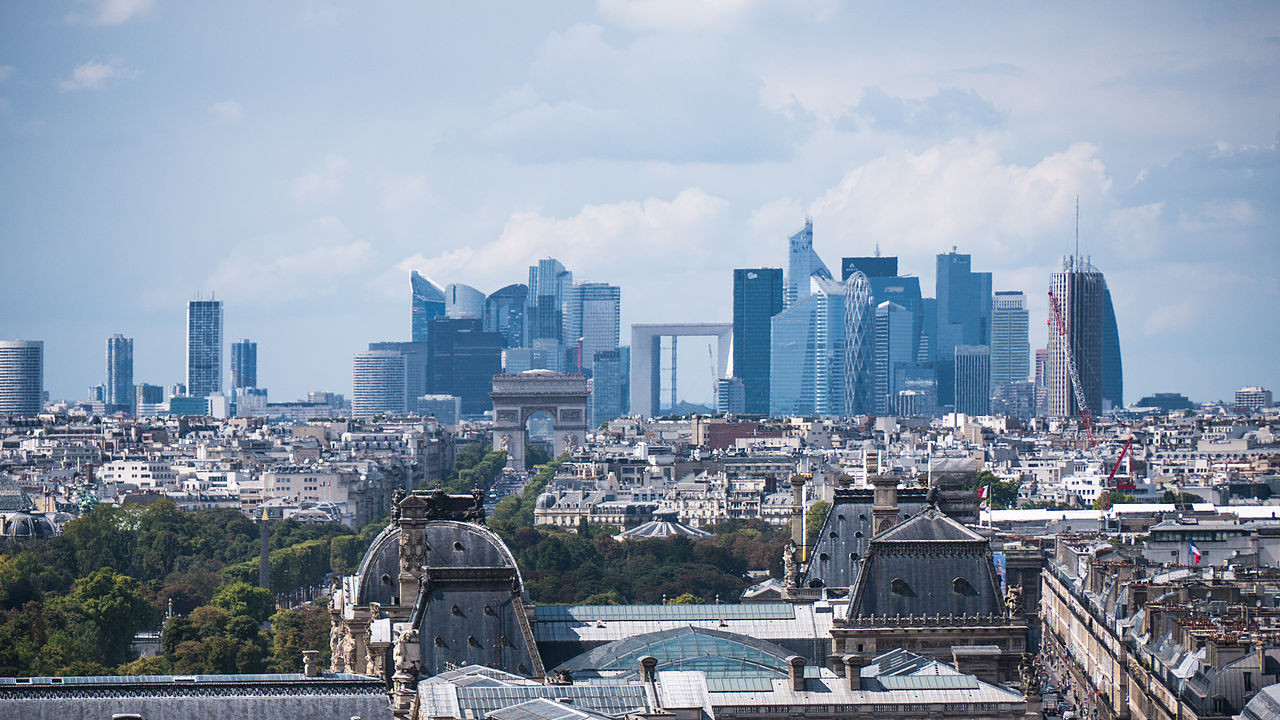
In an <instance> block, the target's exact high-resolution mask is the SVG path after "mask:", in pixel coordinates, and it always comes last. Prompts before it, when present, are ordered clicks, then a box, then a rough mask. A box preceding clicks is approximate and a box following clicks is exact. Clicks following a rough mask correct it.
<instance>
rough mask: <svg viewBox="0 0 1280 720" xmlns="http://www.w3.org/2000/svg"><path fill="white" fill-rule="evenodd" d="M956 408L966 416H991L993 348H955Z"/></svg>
mask: <svg viewBox="0 0 1280 720" xmlns="http://www.w3.org/2000/svg"><path fill="white" fill-rule="evenodd" d="M955 394H956V400H955V407H956V412H958V413H964V414H965V415H990V414H991V348H990V347H988V346H986V345H957V346H956V348H955Z"/></svg>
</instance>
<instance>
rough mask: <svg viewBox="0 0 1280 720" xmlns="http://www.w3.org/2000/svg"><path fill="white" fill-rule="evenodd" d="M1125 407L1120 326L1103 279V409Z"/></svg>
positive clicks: (1109, 291) (1105, 281)
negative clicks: (1117, 324)
mask: <svg viewBox="0 0 1280 720" xmlns="http://www.w3.org/2000/svg"><path fill="white" fill-rule="evenodd" d="M1122 407H1124V365H1123V363H1122V361H1121V358H1120V328H1118V327H1117V326H1116V309H1115V306H1113V305H1112V304H1111V290H1110V289H1108V288H1107V280H1106V278H1103V280H1102V410H1103V411H1104V412H1105V411H1107V410H1109V409H1117V408H1122Z"/></svg>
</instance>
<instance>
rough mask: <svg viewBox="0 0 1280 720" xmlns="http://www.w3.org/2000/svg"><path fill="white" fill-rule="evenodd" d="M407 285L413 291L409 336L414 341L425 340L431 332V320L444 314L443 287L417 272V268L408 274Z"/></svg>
mask: <svg viewBox="0 0 1280 720" xmlns="http://www.w3.org/2000/svg"><path fill="white" fill-rule="evenodd" d="M409 286H410V290H411V291H412V293H413V308H412V317H411V321H412V328H411V334H410V337H411V338H413V341H414V342H426V341H427V335H428V333H430V332H431V321H432V320H433V319H435V318H438V317H440V316H441V315H443V314H444V288H442V287H440V286H439V285H437V284H435V283H434V282H432V281H431V280H430V279H428V278H426V277H423V276H422V275H420V274H418V271H417V270H414V271H413V273H412V274H410V275H409Z"/></svg>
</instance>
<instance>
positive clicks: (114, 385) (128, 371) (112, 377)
mask: <svg viewBox="0 0 1280 720" xmlns="http://www.w3.org/2000/svg"><path fill="white" fill-rule="evenodd" d="M103 401H104V402H105V403H106V410H107V413H108V414H111V413H118V412H125V413H132V412H133V338H127V337H125V336H123V335H112V336H111V337H109V338H107V385H106V393H105V397H104V398H103Z"/></svg>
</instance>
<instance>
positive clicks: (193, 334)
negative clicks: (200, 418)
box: [187, 300, 222, 398]
mask: <svg viewBox="0 0 1280 720" xmlns="http://www.w3.org/2000/svg"><path fill="white" fill-rule="evenodd" d="M218 392H222V302H221V301H220V300H192V301H190V302H188V303H187V394H188V395H189V396H191V397H197V398H199V397H208V396H210V395H212V394H214V393H218Z"/></svg>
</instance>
